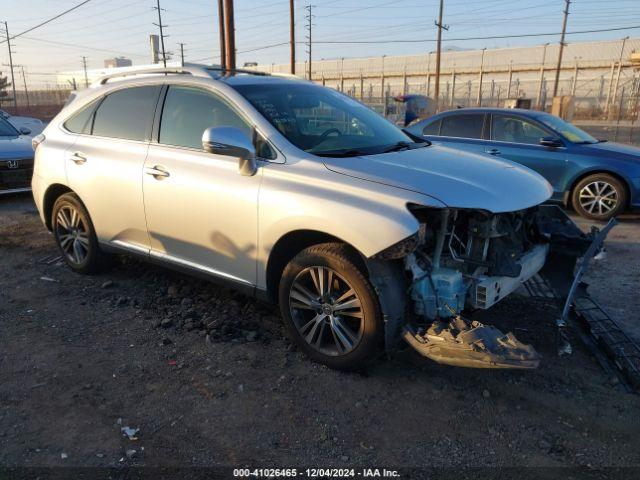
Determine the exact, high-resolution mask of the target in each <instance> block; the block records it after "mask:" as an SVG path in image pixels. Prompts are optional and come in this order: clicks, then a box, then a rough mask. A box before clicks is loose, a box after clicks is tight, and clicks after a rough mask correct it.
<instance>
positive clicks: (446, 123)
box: [440, 113, 484, 138]
mask: <svg viewBox="0 0 640 480" xmlns="http://www.w3.org/2000/svg"><path fill="white" fill-rule="evenodd" d="M483 121H484V115H483V114H475V113H469V114H462V115H449V116H447V117H444V118H443V119H442V127H441V128H440V135H442V136H445V137H460V138H482V123H483Z"/></svg>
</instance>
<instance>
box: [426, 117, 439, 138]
mask: <svg viewBox="0 0 640 480" xmlns="http://www.w3.org/2000/svg"><path fill="white" fill-rule="evenodd" d="M440 123H441V120H436V121H435V122H431V123H430V124H429V125H427V126H425V127H424V129H423V130H422V134H423V135H439V134H440Z"/></svg>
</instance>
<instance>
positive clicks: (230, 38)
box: [224, 0, 236, 71]
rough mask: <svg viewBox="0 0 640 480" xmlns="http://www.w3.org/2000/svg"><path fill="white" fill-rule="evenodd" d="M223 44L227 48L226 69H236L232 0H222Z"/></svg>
mask: <svg viewBox="0 0 640 480" xmlns="http://www.w3.org/2000/svg"><path fill="white" fill-rule="evenodd" d="M224 21H225V36H226V41H225V46H226V50H227V62H226V63H227V69H228V70H231V71H233V70H235V69H236V31H235V20H234V16H233V0H224Z"/></svg>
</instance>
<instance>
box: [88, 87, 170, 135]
mask: <svg viewBox="0 0 640 480" xmlns="http://www.w3.org/2000/svg"><path fill="white" fill-rule="evenodd" d="M159 92H160V87H159V86H147V87H134V88H127V89H124V90H118V91H117V92H114V93H111V94H109V95H107V96H106V97H105V99H104V100H103V101H102V103H101V104H100V106H99V107H98V110H97V111H96V115H95V120H94V121H93V134H94V135H99V136H101V137H112V138H123V139H126V140H142V141H144V140H148V139H149V138H150V137H151V126H152V124H153V113H154V111H155V108H156V102H157V99H158V94H159Z"/></svg>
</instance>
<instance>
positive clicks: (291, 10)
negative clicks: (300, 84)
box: [289, 0, 296, 75]
mask: <svg viewBox="0 0 640 480" xmlns="http://www.w3.org/2000/svg"><path fill="white" fill-rule="evenodd" d="M294 11H295V6H294V0H289V48H290V50H291V52H290V58H289V63H290V70H291V75H295V74H296V33H295V22H294V18H295V15H294Z"/></svg>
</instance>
